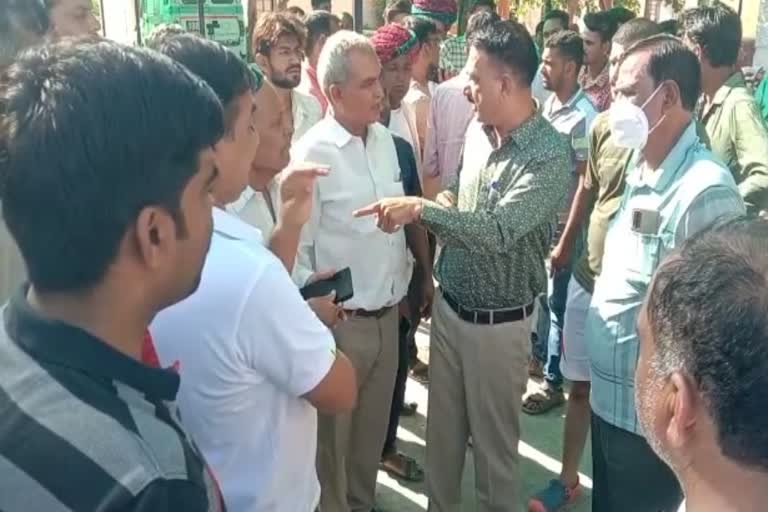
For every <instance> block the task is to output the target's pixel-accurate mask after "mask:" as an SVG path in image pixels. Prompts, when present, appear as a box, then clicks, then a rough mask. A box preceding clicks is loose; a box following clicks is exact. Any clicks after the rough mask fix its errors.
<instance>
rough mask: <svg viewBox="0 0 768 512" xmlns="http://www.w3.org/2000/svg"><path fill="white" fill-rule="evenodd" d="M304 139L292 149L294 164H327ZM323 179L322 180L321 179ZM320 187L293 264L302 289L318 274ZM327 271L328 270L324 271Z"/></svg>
mask: <svg viewBox="0 0 768 512" xmlns="http://www.w3.org/2000/svg"><path fill="white" fill-rule="evenodd" d="M305 139H306V138H304V139H302V140H301V142H300V143H299V144H297V145H295V146H294V147H293V148H292V149H291V160H293V161H294V162H303V161H309V162H318V163H326V161H327V158H323V156H324V155H323V154H322V151H319V150H317V151H315V150H313V148H312V146H311V144H310V141H308V140H305ZM320 179H322V178H320ZM320 201H321V198H320V186H319V184H318V183H315V190H314V197H313V198H312V212H311V213H310V216H309V221H307V223H306V224H304V226H303V227H302V229H301V235H300V237H299V247H298V250H297V252H296V262H295V263H294V264H293V276H292V277H293V281H294V282H295V283H296V285H297V286H298V287H299V288H301V287H302V286H305V285H306V284H307V281H308V280H309V278H310V277H311V276H312V274H314V273H315V272H317V270H318V269H317V268H316V267H315V236H316V235H317V229H318V226H319V224H320ZM323 270H327V269H323Z"/></svg>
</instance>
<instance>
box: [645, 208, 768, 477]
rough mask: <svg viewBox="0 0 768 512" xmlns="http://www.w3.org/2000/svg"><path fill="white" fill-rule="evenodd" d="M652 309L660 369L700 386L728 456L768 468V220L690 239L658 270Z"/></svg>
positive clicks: (739, 223)
mask: <svg viewBox="0 0 768 512" xmlns="http://www.w3.org/2000/svg"><path fill="white" fill-rule="evenodd" d="M646 312H647V319H648V327H649V331H650V333H651V337H652V339H653V344H654V345H655V347H656V354H655V358H654V359H655V363H657V364H656V366H655V367H656V368H657V369H658V370H659V371H661V372H663V373H667V374H669V373H671V372H673V371H680V370H682V371H684V372H685V373H686V374H688V375H689V376H690V377H691V378H692V379H693V380H694V381H695V383H696V385H697V387H698V390H699V392H700V393H701V395H702V398H703V404H704V406H705V407H706V409H707V410H708V411H709V414H710V416H711V417H712V421H713V423H714V425H715V430H716V436H717V442H718V444H719V446H720V449H721V450H722V453H723V455H725V456H726V457H728V458H729V459H732V460H733V461H735V462H736V463H738V464H739V465H743V466H747V467H751V468H755V469H759V470H760V471H763V472H765V471H766V470H768V429H766V428H765V426H766V424H768V394H766V393H765V390H766V389H767V388H768V350H766V347H767V346H768V223H766V222H765V221H764V220H760V219H746V218H739V219H736V220H731V221H729V222H726V223H720V224H719V225H717V226H715V227H714V228H712V229H710V230H705V231H704V232H701V233H699V234H698V235H696V236H694V237H693V238H691V239H689V240H687V241H686V242H685V243H684V244H683V246H682V248H681V250H680V251H679V252H678V253H677V254H675V255H673V256H671V257H670V258H669V260H667V261H666V262H665V263H663V264H662V265H661V266H660V267H659V269H658V271H657V272H656V276H655V278H654V281H653V284H652V285H651V289H650V291H649V293H648V298H647V302H646Z"/></svg>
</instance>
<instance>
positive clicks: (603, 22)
mask: <svg viewBox="0 0 768 512" xmlns="http://www.w3.org/2000/svg"><path fill="white" fill-rule="evenodd" d="M584 26H585V27H587V30H589V31H590V32H595V33H597V34H600V41H602V42H603V43H608V42H610V41H611V39H613V36H614V35H615V34H616V30H617V29H618V24H617V23H616V20H614V19H613V18H612V17H611V16H610V15H608V13H607V12H605V11H599V12H590V13H587V14H586V15H585V16H584Z"/></svg>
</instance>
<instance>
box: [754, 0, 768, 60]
mask: <svg viewBox="0 0 768 512" xmlns="http://www.w3.org/2000/svg"><path fill="white" fill-rule="evenodd" d="M754 65H755V66H763V67H764V68H766V69H768V0H761V1H760V6H759V9H758V21H757V30H756V34H755V57H754Z"/></svg>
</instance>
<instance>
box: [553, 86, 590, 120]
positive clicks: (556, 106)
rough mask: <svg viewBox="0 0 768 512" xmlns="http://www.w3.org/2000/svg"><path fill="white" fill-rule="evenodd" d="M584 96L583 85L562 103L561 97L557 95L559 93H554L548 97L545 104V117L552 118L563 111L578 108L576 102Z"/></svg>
mask: <svg viewBox="0 0 768 512" xmlns="http://www.w3.org/2000/svg"><path fill="white" fill-rule="evenodd" d="M583 97H584V90H583V89H582V88H581V87H579V88H578V89H577V90H576V92H575V93H573V96H571V97H570V98H569V99H568V101H566V102H565V103H560V99H559V98H558V97H557V94H552V96H550V97H549V98H548V99H547V102H546V103H545V104H544V112H546V114H545V117H546V118H547V119H550V120H551V119H552V118H553V117H554V116H556V115H557V114H558V113H560V112H561V111H566V112H568V111H571V110H573V109H574V108H576V104H577V103H578V102H579V101H580V100H581V98H583Z"/></svg>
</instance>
